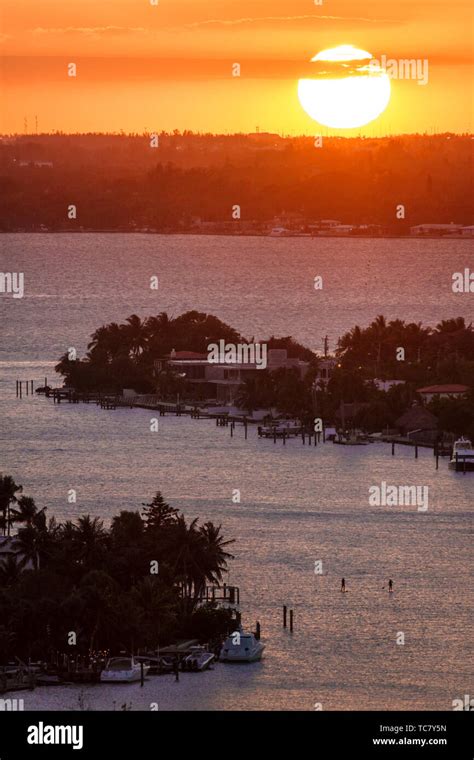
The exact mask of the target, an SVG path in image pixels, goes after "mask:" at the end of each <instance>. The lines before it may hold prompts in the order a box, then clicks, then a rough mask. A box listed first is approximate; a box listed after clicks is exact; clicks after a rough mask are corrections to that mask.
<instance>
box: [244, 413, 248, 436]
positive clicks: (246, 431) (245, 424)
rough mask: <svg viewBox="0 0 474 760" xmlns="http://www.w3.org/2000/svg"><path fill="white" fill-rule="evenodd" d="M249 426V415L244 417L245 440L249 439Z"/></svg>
mask: <svg viewBox="0 0 474 760" xmlns="http://www.w3.org/2000/svg"><path fill="white" fill-rule="evenodd" d="M247 428H248V424H247V417H244V430H245V440H247V433H248V430H247Z"/></svg>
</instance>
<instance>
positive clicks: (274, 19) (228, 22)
mask: <svg viewBox="0 0 474 760" xmlns="http://www.w3.org/2000/svg"><path fill="white" fill-rule="evenodd" d="M289 21H344V22H349V21H350V22H354V21H355V22H360V23H367V24H398V23H399V22H398V21H394V20H393V19H387V18H384V19H380V18H365V17H363V16H318V15H315V14H310V15H304V16H257V17H255V18H251V17H246V18H237V19H220V18H213V19H207V20H205V21H194V22H193V23H191V24H184V27H185V29H194V28H196V27H200V26H211V25H216V26H241V25H244V24H261V23H264V22H269V23H288V22H289Z"/></svg>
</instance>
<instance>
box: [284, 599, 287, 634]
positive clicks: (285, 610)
mask: <svg viewBox="0 0 474 760" xmlns="http://www.w3.org/2000/svg"><path fill="white" fill-rule="evenodd" d="M286 613H287V609H286V604H284V605H283V628H286Z"/></svg>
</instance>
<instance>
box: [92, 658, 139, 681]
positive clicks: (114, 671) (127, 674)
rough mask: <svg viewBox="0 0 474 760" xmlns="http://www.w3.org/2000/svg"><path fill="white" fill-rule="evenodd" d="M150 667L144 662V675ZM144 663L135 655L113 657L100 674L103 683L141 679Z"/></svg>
mask: <svg viewBox="0 0 474 760" xmlns="http://www.w3.org/2000/svg"><path fill="white" fill-rule="evenodd" d="M149 669H150V666H149V665H146V664H145V663H143V675H144V676H146V674H147V673H148V671H149ZM141 672H142V664H141V663H140V662H137V661H136V660H135V659H134V658H133V657H111V658H110V659H109V660H107V663H106V666H105V668H104V670H103V671H102V673H101V674H100V680H101V682H102V683H132V682H133V681H139V680H140V679H141Z"/></svg>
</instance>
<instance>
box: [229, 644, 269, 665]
mask: <svg viewBox="0 0 474 760" xmlns="http://www.w3.org/2000/svg"><path fill="white" fill-rule="evenodd" d="M264 649H265V645H264V644H261V645H260V647H258V648H257V649H255V650H254V651H253V652H250V653H249V654H245V653H244V652H232V653H231V652H228V653H227V654H225V653H224V654H222V655H221V660H222V662H240V663H242V662H258V661H259V660H261V659H262V655H263V650H264Z"/></svg>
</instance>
